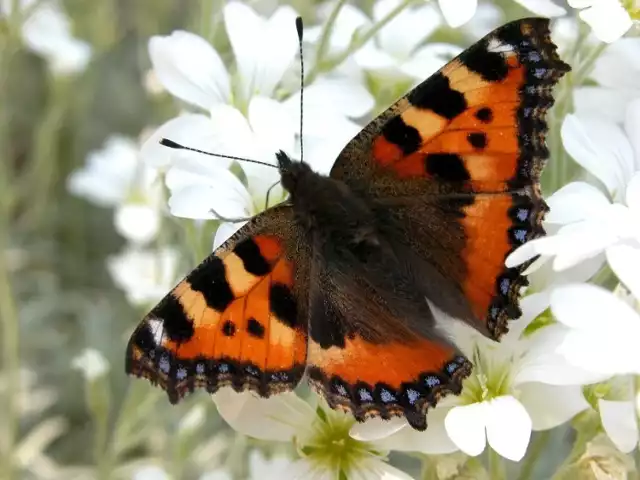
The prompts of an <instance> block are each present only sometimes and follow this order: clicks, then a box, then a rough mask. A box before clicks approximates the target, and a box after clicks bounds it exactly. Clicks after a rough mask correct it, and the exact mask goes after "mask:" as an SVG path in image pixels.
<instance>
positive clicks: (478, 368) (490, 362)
mask: <svg viewBox="0 0 640 480" xmlns="http://www.w3.org/2000/svg"><path fill="white" fill-rule="evenodd" d="M514 361H516V360H515V359H513V358H512V357H511V356H505V357H504V358H489V357H488V356H482V355H480V354H479V351H478V350H476V352H475V353H474V362H473V363H474V365H475V368H474V371H473V373H472V374H471V375H470V376H469V377H467V379H465V380H464V382H463V390H462V394H461V395H460V402H461V403H462V404H463V405H470V404H472V403H479V402H484V401H487V400H491V399H493V398H496V397H500V396H502V395H508V394H509V392H510V390H511V372H512V371H513V364H514Z"/></svg>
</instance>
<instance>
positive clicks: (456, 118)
mask: <svg viewBox="0 0 640 480" xmlns="http://www.w3.org/2000/svg"><path fill="white" fill-rule="evenodd" d="M569 70H570V67H569V66H568V65H567V64H565V63H564V62H562V61H561V60H560V59H559V57H558V55H557V53H556V46H555V45H554V44H553V43H552V42H551V40H550V37H549V20H548V19H542V18H529V19H522V20H518V21H515V22H511V23H508V24H506V25H504V26H502V27H500V28H498V29H496V30H495V31H494V32H492V33H490V34H489V35H487V36H486V37H485V38H483V39H482V40H480V41H479V42H478V43H476V44H475V45H473V46H472V47H470V48H469V49H467V50H466V51H464V52H463V53H462V54H460V56H458V57H457V58H455V59H454V60H452V61H451V62H450V63H449V64H447V65H446V66H445V67H443V68H442V69H441V70H440V71H439V72H437V73H436V74H434V75H433V76H432V77H430V78H429V79H427V80H426V81H425V82H423V83H422V84H420V85H418V86H417V87H416V88H415V89H414V90H412V91H411V92H409V93H408V94H407V95H406V96H405V97H403V98H401V99H400V100H399V101H398V102H396V103H395V104H394V105H393V106H391V107H390V108H389V109H388V110H387V111H385V112H384V113H382V114H381V115H380V116H379V117H378V118H376V119H375V120H373V121H372V122H371V123H370V124H369V125H368V126H367V127H365V129H364V130H363V131H362V132H361V133H360V134H358V136H356V137H355V138H354V139H353V140H352V141H351V142H350V143H349V144H348V145H347V146H346V147H345V149H344V150H343V152H342V153H341V154H340V156H339V157H338V159H337V161H336V163H335V165H334V167H333V169H332V171H331V176H332V177H334V178H338V179H341V180H343V181H344V182H345V183H347V184H348V185H349V186H351V187H352V188H353V189H354V190H356V191H360V192H362V194H363V195H368V196H370V197H372V198H374V199H376V201H377V202H378V206H379V211H380V215H383V216H385V215H386V216H387V218H385V224H387V225H390V228H389V229H388V232H389V234H390V235H395V239H394V240H395V241H396V242H397V243H398V244H400V245H403V246H405V247H407V248H406V251H407V252H409V253H408V254H409V255H413V256H414V258H413V259H412V261H415V262H417V264H421V265H423V266H424V267H425V268H431V269H435V270H436V273H437V274H438V275H439V276H440V277H444V278H445V279H448V280H450V281H451V282H450V283H451V284H452V285H453V286H454V290H456V289H457V290H458V291H459V292H461V293H462V294H463V295H464V297H465V298H466V299H467V301H468V304H469V307H470V311H471V312H470V314H469V315H465V314H464V313H462V314H460V313H461V312H460V311H455V308H454V304H455V302H454V301H450V300H449V301H448V300H447V297H452V296H453V297H455V292H454V291H453V290H451V289H449V290H446V291H444V294H442V295H438V296H435V297H429V298H430V299H431V300H432V301H434V302H436V303H437V304H438V306H439V307H440V308H442V309H443V310H444V311H445V312H447V313H450V314H452V315H453V316H457V317H462V318H463V320H466V321H467V322H469V323H470V324H471V325H473V326H474V327H475V328H477V329H478V330H480V331H481V332H483V333H485V334H486V335H488V336H490V337H492V338H494V339H498V338H500V336H501V335H502V334H503V333H504V332H505V331H506V330H507V321H508V320H509V319H510V318H515V317H518V316H519V315H520V309H519V307H518V292H519V289H520V287H522V286H523V285H525V284H526V279H525V278H524V277H523V276H522V275H521V273H522V271H523V270H524V268H526V265H523V266H520V267H518V268H505V267H504V260H505V258H506V256H507V255H508V254H509V253H510V252H511V251H512V250H513V249H514V248H516V247H518V246H519V245H521V244H522V243H524V242H526V241H528V240H529V239H532V238H535V237H538V236H540V235H542V234H544V230H543V229H542V226H541V222H542V218H543V216H544V214H545V212H546V211H547V206H546V204H545V203H544V201H543V199H542V197H541V195H540V189H539V184H538V181H539V177H540V172H541V171H542V168H543V167H544V164H545V162H546V159H547V157H548V155H549V152H548V150H547V147H546V145H545V132H546V131H547V124H546V121H545V116H546V113H547V111H548V109H549V108H550V107H551V106H552V105H553V97H552V88H553V87H554V85H555V84H556V83H557V82H558V80H559V78H560V77H561V76H562V75H563V74H564V73H565V72H567V71H569ZM427 273H428V272H427ZM428 277H429V275H425V278H427V280H426V281H428ZM433 289H435V287H434V288H432V290H433ZM441 291H442V289H441Z"/></svg>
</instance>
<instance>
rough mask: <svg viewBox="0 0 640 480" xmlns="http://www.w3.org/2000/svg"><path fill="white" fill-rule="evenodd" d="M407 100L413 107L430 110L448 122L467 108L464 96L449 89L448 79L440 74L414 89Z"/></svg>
mask: <svg viewBox="0 0 640 480" xmlns="http://www.w3.org/2000/svg"><path fill="white" fill-rule="evenodd" d="M407 100H409V103H411V105H414V106H415V107H418V108H425V109H429V110H432V111H433V112H435V113H437V114H438V115H440V116H441V117H444V118H446V119H448V120H453V119H454V118H455V117H457V116H458V115H460V114H461V113H462V112H464V111H465V110H466V108H467V101H466V100H465V98H464V95H463V94H462V93H461V92H459V91H457V90H454V89H453V88H451V85H450V84H449V79H448V78H447V77H445V76H444V75H443V74H442V73H440V72H438V73H435V74H434V75H432V76H431V78H429V79H428V80H426V81H424V82H422V83H421V84H420V85H418V86H417V87H416V88H414V89H413V90H412V91H411V92H410V93H409V95H407Z"/></svg>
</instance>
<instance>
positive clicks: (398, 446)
mask: <svg viewBox="0 0 640 480" xmlns="http://www.w3.org/2000/svg"><path fill="white" fill-rule="evenodd" d="M449 410H450V409H449V408H441V407H439V408H432V409H430V410H429V411H428V413H427V425H428V426H429V427H428V428H427V430H426V431H425V432H418V431H417V430H414V429H413V428H403V429H401V430H398V431H397V432H396V433H394V434H392V435H389V436H388V437H386V438H382V439H380V440H377V441H376V442H375V446H376V448H379V449H382V450H395V451H401V452H422V453H427V454H434V455H439V454H446V453H452V452H455V451H456V450H458V447H457V446H456V445H455V444H454V443H453V442H452V441H451V438H449V435H447V430H446V429H445V423H444V420H445V417H446V416H447V414H448V413H449ZM483 436H484V433H483Z"/></svg>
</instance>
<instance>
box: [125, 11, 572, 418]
mask: <svg viewBox="0 0 640 480" xmlns="http://www.w3.org/2000/svg"><path fill="white" fill-rule="evenodd" d="M568 71H570V67H569V65H567V64H566V63H564V62H563V61H562V60H561V59H560V58H559V56H558V55H557V53H556V46H555V45H554V44H553V43H552V41H551V40H550V37H549V20H548V19H544V18H526V19H521V20H517V21H514V22H511V23H507V24H505V25H503V26H502V27H499V28H497V29H496V30H495V31H493V32H491V33H490V34H488V35H487V36H486V37H484V38H483V39H481V40H480V41H478V42H477V43H476V44H475V45H473V46H471V47H470V48H468V49H467V50H466V51H464V52H463V53H461V54H460V55H459V56H458V57H457V58H455V59H453V60H452V61H451V62H449V63H448V64H447V65H446V66H444V67H443V68H442V69H441V70H440V71H438V72H437V73H435V74H434V75H432V76H431V77H430V78H428V79H427V80H426V81H424V82H423V83H421V84H419V85H418V86H417V87H415V88H414V89H413V90H412V91H410V92H409V93H408V94H407V95H406V96H404V97H402V98H401V99H399V100H398V101H397V102H396V103H394V104H393V105H392V106H391V107H389V108H388V109H387V110H386V111H385V112H383V113H382V114H381V115H380V116H378V117H377V118H375V119H374V120H373V121H372V122H371V123H369V124H368V125H367V126H366V127H365V128H364V129H363V130H362V131H361V132H360V133H359V134H358V135H356V136H355V137H354V138H353V139H352V140H351V141H350V142H349V143H348V144H347V145H346V147H345V148H344V150H343V151H342V152H341V153H340V155H339V156H338V158H337V160H336V161H335V164H334V166H333V168H332V170H331V172H330V174H329V176H325V175H321V174H318V173H316V172H314V171H312V170H311V168H310V167H309V165H308V164H306V163H303V162H296V161H293V160H292V159H291V158H289V157H288V156H287V155H286V154H285V153H284V152H282V151H280V152H278V153H277V154H276V157H277V162H278V163H277V165H278V168H279V171H280V175H281V183H282V186H283V188H284V189H285V190H286V191H287V192H288V198H287V199H286V200H285V201H284V202H282V203H280V204H278V205H276V206H274V207H271V208H269V209H267V210H265V211H264V212H262V213H260V214H258V215H256V216H255V217H253V218H252V219H251V220H250V221H249V222H248V223H247V224H246V225H244V226H243V227H242V228H241V229H240V230H239V231H238V232H236V233H235V234H234V235H233V236H232V237H231V238H229V239H228V240H227V241H226V242H225V243H224V244H223V245H222V246H220V247H219V248H218V249H216V250H215V251H214V252H213V253H212V254H211V255H210V256H209V257H208V258H206V259H205V260H204V261H203V262H202V263H201V264H200V265H199V266H198V267H197V268H196V269H195V270H193V271H192V272H191V273H189V274H188V275H187V277H186V278H184V279H183V280H182V281H181V282H180V283H179V284H178V285H177V286H176V287H175V288H174V289H173V290H172V291H171V292H169V293H168V294H167V295H166V296H165V297H164V299H162V301H160V303H159V304H158V305H157V306H156V307H155V308H153V309H152V310H151V312H149V314H148V315H146V316H145V317H144V319H143V320H142V322H141V323H140V325H139V326H138V327H137V328H136V329H135V331H134V333H133V335H132V336H131V339H130V341H129V344H128V347H127V351H126V371H127V373H129V374H132V375H135V376H138V377H144V378H147V379H148V380H150V381H151V382H152V383H153V384H157V385H159V386H160V387H162V388H163V389H164V390H166V392H167V394H168V396H169V400H170V401H171V402H172V403H176V402H178V401H179V400H180V399H181V398H182V397H183V396H184V395H185V394H186V393H188V392H192V391H193V390H194V389H195V388H197V387H203V388H205V389H206V390H207V391H208V392H211V393H213V392H216V391H217V390H218V389H219V388H221V387H223V386H231V387H232V388H233V389H235V390H236V391H238V392H240V391H244V390H251V391H254V392H256V393H257V394H259V395H260V396H262V397H269V396H271V395H274V394H277V393H279V392H285V391H289V390H292V389H294V388H295V387H296V385H297V384H298V383H299V382H300V381H301V380H302V378H303V377H305V376H306V378H307V379H308V381H309V383H310V384H311V386H312V387H313V388H314V389H315V390H317V391H318V392H319V393H320V394H321V395H322V396H323V397H324V398H325V399H326V401H327V403H328V404H329V406H330V407H332V408H334V409H340V410H344V411H348V412H351V413H352V414H353V415H354V417H355V418H356V419H357V420H358V421H364V420H365V419H367V418H371V417H381V418H383V419H389V418H391V417H393V416H400V417H405V418H406V420H407V422H408V423H409V424H410V425H411V426H412V427H413V428H414V429H416V430H424V429H426V427H427V424H426V412H427V409H428V408H430V407H432V406H435V404H436V403H437V402H438V400H439V399H440V398H442V397H443V396H445V395H447V394H451V393H452V394H459V393H460V391H461V388H462V381H463V380H464V379H465V378H466V377H467V376H468V375H469V374H470V373H471V370H472V364H471V362H470V361H469V360H468V359H467V358H465V356H464V355H463V354H462V352H461V351H460V349H459V348H458V347H457V346H456V344H455V342H454V341H453V340H451V339H450V338H449V337H448V336H447V335H446V334H444V333H443V332H442V331H441V330H440V329H439V328H438V322H437V314H439V313H444V314H446V316H448V317H453V318H455V319H458V320H460V321H462V322H465V323H466V324H467V325H470V326H471V327H473V328H475V329H476V330H478V331H479V332H481V333H482V334H484V335H486V336H487V337H489V338H492V339H495V340H499V338H500V337H501V335H503V334H504V333H505V332H506V331H507V330H508V321H509V320H510V319H514V318H517V317H519V316H520V314H521V311H520V308H519V306H518V301H519V293H520V290H521V288H522V287H523V286H525V285H527V280H526V278H525V277H524V276H523V271H524V269H525V268H526V266H527V265H526V264H525V265H522V266H519V267H516V268H506V267H505V265H504V260H505V258H506V256H507V255H508V254H509V253H510V252H511V251H512V250H513V249H515V248H516V247H518V246H520V245H522V244H523V243H525V242H527V241H528V240H530V239H533V238H536V237H539V236H541V235H543V234H544V230H543V228H542V225H541V223H542V219H543V217H544V215H545V213H546V212H547V211H548V207H547V205H546V204H545V202H544V200H543V198H542V196H541V192H540V185H539V178H540V174H541V171H542V169H543V167H544V164H545V162H546V159H547V158H548V156H549V151H548V149H547V147H546V145H545V133H546V131H547V124H546V121H545V116H546V112H547V111H548V109H549V108H550V107H551V106H552V105H553V102H554V100H553V97H552V89H553V87H554V85H555V84H556V83H557V82H558V80H559V79H560V78H561V77H562V76H563V75H564V74H565V73H566V72H568Z"/></svg>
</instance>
